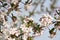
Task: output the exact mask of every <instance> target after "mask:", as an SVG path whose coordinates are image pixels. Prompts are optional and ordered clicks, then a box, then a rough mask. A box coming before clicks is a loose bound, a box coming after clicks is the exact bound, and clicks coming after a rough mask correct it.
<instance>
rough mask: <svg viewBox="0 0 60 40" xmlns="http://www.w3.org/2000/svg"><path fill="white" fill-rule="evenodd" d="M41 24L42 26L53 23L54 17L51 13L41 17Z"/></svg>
mask: <svg viewBox="0 0 60 40" xmlns="http://www.w3.org/2000/svg"><path fill="white" fill-rule="evenodd" d="M40 21H41V25H42V26H48V25H50V24H51V23H52V21H53V18H52V17H51V16H50V15H49V14H44V15H43V16H42V17H41V18H40Z"/></svg>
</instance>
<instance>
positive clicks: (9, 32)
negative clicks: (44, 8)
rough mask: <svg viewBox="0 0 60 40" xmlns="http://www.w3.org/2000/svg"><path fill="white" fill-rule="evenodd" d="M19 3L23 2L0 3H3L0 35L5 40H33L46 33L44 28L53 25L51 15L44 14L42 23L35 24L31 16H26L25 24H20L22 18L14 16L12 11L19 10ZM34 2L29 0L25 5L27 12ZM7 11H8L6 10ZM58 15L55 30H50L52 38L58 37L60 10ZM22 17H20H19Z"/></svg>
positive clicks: (19, 0) (9, 1)
mask: <svg viewBox="0 0 60 40" xmlns="http://www.w3.org/2000/svg"><path fill="white" fill-rule="evenodd" d="M19 2H21V0H8V1H7V2H6V3H5V2H3V1H0V3H2V5H0V6H2V7H1V9H0V27H1V28H0V33H1V34H3V38H4V39H3V40H33V38H34V37H36V36H40V35H42V34H43V33H44V28H45V27H47V28H49V27H48V26H49V25H50V24H52V23H53V20H54V19H53V17H52V16H51V15H49V14H43V15H42V17H41V18H40V20H39V21H40V23H41V24H39V23H36V22H34V19H33V18H31V17H30V16H25V17H24V19H23V20H22V21H23V23H21V24H19V25H18V23H20V21H21V20H20V18H17V16H14V15H13V13H11V12H12V11H14V10H15V11H17V10H19V8H18V7H19ZM31 2H32V0H27V1H26V2H25V3H23V2H21V3H23V4H24V5H25V9H26V10H27V9H28V8H30V6H31ZM4 9H6V10H4ZM56 13H57V14H58V15H59V18H57V19H55V20H56V22H55V24H54V26H55V27H54V28H52V29H49V33H50V37H51V38H52V37H54V36H55V35H56V31H55V30H57V29H60V10H57V11H56ZM8 17H9V18H11V20H12V22H9V21H8V20H9V18H8ZM19 17H20V16H19Z"/></svg>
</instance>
